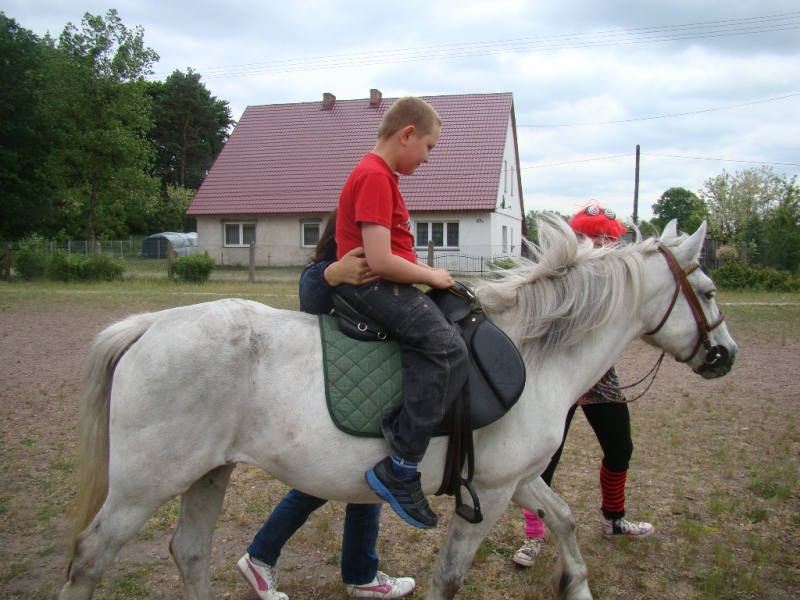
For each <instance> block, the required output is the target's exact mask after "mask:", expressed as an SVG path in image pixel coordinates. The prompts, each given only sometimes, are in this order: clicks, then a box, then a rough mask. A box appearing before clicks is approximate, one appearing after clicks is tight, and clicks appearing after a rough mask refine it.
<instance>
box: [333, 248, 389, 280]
mask: <svg viewBox="0 0 800 600" xmlns="http://www.w3.org/2000/svg"><path fill="white" fill-rule="evenodd" d="M322 276H323V277H324V278H325V281H327V282H328V285H330V286H331V287H336V286H337V285H339V284H342V283H349V284H351V285H361V284H364V283H371V282H373V281H375V280H377V279H378V276H377V275H375V274H374V273H373V272H372V271H370V269H369V265H368V264H367V259H366V258H364V249H363V248H353V249H352V250H350V252H348V253H347V254H345V255H344V256H343V257H342V258H341V259H340V260H337V261H336V262H335V263H332V264H331V265H329V266H328V267H327V268H326V269H325V271H324V272H323V274H322Z"/></svg>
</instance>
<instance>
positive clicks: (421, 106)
mask: <svg viewBox="0 0 800 600" xmlns="http://www.w3.org/2000/svg"><path fill="white" fill-rule="evenodd" d="M408 125H413V126H414V128H415V129H416V133H417V135H427V134H429V133H431V132H432V131H433V130H434V128H435V127H441V125H442V118H441V117H440V116H439V113H437V112H436V110H435V109H434V108H433V107H432V106H431V105H430V104H428V103H427V102H425V100H422V99H421V98H415V97H414V96H406V97H405V98H399V99H398V100H397V102H395V103H394V104H392V106H390V107H389V110H387V111H386V113H385V114H384V115H383V120H382V121H381V124H380V126H379V127H378V138H379V139H384V138H387V137H389V136H390V135H393V134H394V133H397V132H398V131H399V130H401V129H402V128H403V127H407V126H408Z"/></svg>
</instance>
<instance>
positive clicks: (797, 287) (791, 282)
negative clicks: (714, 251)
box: [711, 262, 800, 292]
mask: <svg viewBox="0 0 800 600" xmlns="http://www.w3.org/2000/svg"><path fill="white" fill-rule="evenodd" d="M711 278H712V279H713V280H714V282H715V283H716V284H717V285H718V286H719V287H721V288H723V289H727V290H754V291H763V292H797V291H800V275H792V274H791V273H789V272H788V271H778V270H777V269H773V268H771V267H763V268H757V267H746V266H744V265H742V264H741V263H739V262H734V263H726V264H723V265H722V266H721V267H720V268H718V269H715V270H714V271H712V272H711Z"/></svg>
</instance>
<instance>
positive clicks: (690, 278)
mask: <svg viewBox="0 0 800 600" xmlns="http://www.w3.org/2000/svg"><path fill="white" fill-rule="evenodd" d="M705 237H706V223H705V221H704V222H703V223H702V225H700V227H699V228H698V230H697V231H696V232H695V233H693V234H692V235H690V236H688V237H687V236H678V233H677V222H676V221H675V220H672V221H670V222H669V224H668V225H667V226H666V228H665V229H664V233H662V234H661V238H660V240H659V242H658V253H657V254H653V255H651V256H650V257H649V258H648V263H647V269H648V273H650V272H657V273H659V274H661V276H660V277H656V278H654V279H656V280H657V281H653V284H652V286H651V285H648V292H647V300H646V302H647V305H648V308H649V309H650V310H648V312H647V314H650V315H652V321H651V322H648V323H647V330H646V332H645V334H644V339H645V341H647V342H648V343H651V344H654V345H656V346H659V347H660V348H663V349H664V350H666V351H667V352H669V353H670V354H672V355H673V356H674V357H675V360H678V361H680V362H685V363H687V364H688V365H689V366H690V367H692V370H694V372H695V373H699V374H701V375H702V376H703V377H704V378H706V379H714V378H715V377H722V376H723V375H726V374H727V373H728V372H729V371H730V370H731V367H732V366H733V362H734V360H735V359H736V350H737V348H736V342H734V341H733V339H732V338H731V336H730V335H729V334H728V328H727V327H726V326H725V323H724V321H723V316H722V313H721V312H720V311H719V309H718V308H717V304H716V301H715V300H714V297H715V295H716V287H715V286H714V282H713V281H711V279H710V278H709V277H708V276H706V275H705V273H703V271H702V270H701V269H700V268H699V266H700V265H699V263H698V262H697V260H698V258H699V256H700V251H701V249H702V247H703V241H704V240H705ZM648 279H650V278H648Z"/></svg>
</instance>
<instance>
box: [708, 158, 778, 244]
mask: <svg viewBox="0 0 800 600" xmlns="http://www.w3.org/2000/svg"><path fill="white" fill-rule="evenodd" d="M786 193H787V181H786V180H785V178H782V177H780V176H778V175H776V174H775V173H774V172H773V170H772V168H771V167H761V168H753V169H745V170H744V171H737V172H736V173H734V174H733V175H731V174H730V173H728V172H727V171H722V173H721V174H719V175H717V176H716V177H711V178H709V179H706V180H705V181H703V189H701V190H700V198H702V199H703V200H704V201H705V203H706V207H707V209H708V212H709V224H710V225H711V229H712V230H713V231H715V232H717V233H718V234H719V235H720V236H721V237H722V238H723V239H724V240H725V241H727V242H729V243H731V244H735V245H736V244H740V243H742V242H747V243H750V242H758V241H759V240H758V234H759V226H760V224H761V221H762V220H763V219H764V217H765V216H766V214H767V212H768V211H769V210H770V208H772V207H775V206H777V205H778V204H780V202H781V199H782V198H784V197H785V195H786Z"/></svg>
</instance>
